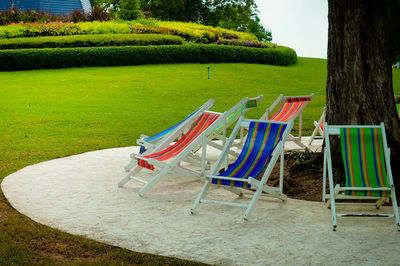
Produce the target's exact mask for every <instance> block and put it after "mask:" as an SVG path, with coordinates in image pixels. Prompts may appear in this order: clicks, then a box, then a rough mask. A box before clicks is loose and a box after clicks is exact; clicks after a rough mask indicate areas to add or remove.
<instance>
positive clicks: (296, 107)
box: [268, 97, 312, 122]
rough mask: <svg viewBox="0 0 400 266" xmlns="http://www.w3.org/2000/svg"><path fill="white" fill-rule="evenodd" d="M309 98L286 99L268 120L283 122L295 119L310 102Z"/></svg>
mask: <svg viewBox="0 0 400 266" xmlns="http://www.w3.org/2000/svg"><path fill="white" fill-rule="evenodd" d="M311 99H312V98H311V97H287V98H284V100H283V102H282V103H281V106H280V107H279V108H278V110H277V111H276V112H275V114H273V115H272V116H271V117H270V118H269V119H268V120H270V121H277V122H285V121H289V120H292V119H295V118H296V117H297V115H298V114H299V112H300V111H302V110H303V109H304V107H305V106H306V105H307V104H308V103H309V102H310V101H311Z"/></svg>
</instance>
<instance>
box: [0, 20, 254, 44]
mask: <svg viewBox="0 0 400 266" xmlns="http://www.w3.org/2000/svg"><path fill="white" fill-rule="evenodd" d="M115 33H117V34H126V33H138V34H143V33H146V34H147V33H157V34H168V35H178V36H181V37H183V38H184V39H185V40H187V41H192V42H197V43H214V42H216V41H217V40H218V38H234V39H240V40H249V41H257V38H256V37H255V36H254V35H253V34H251V33H245V32H237V31H232V30H227V29H222V28H219V27H216V28H214V27H210V26H204V25H199V24H196V23H185V22H168V21H158V20H153V19H148V20H144V19H141V20H135V21H128V22H123V21H106V22H98V21H93V22H79V23H72V22H68V23H65V22H61V21H60V22H50V23H27V24H24V23H21V24H14V25H7V26H2V27H0V39H4V38H20V37H38V36H64V35H81V34H115Z"/></svg>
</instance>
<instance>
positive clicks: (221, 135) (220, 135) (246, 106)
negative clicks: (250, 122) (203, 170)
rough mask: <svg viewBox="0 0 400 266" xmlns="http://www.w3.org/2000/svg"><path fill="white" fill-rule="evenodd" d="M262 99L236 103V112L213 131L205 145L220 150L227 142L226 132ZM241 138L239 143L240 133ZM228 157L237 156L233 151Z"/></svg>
mask: <svg viewBox="0 0 400 266" xmlns="http://www.w3.org/2000/svg"><path fill="white" fill-rule="evenodd" d="M263 98H264V96H263V95H262V94H261V95H259V96H257V97H254V98H246V99H247V101H245V102H242V101H240V102H239V103H237V105H236V106H237V110H236V111H235V112H234V113H232V114H231V115H230V116H229V117H228V118H227V119H226V121H224V122H223V123H221V124H220V125H219V126H218V127H217V128H216V129H215V130H214V132H213V133H212V134H211V135H210V136H209V138H208V142H207V144H208V145H210V146H211V147H214V148H216V149H219V150H222V149H223V148H224V146H225V143H226V140H227V136H226V134H227V130H228V128H230V127H231V126H232V125H233V124H235V123H236V122H237V121H238V120H239V118H240V117H244V116H245V114H246V113H247V112H248V111H249V110H250V109H251V108H255V107H257V106H258V103H259V102H260V101H261V100H262V99H263ZM240 137H241V139H240V140H241V143H242V140H243V131H241V134H240ZM215 140H219V141H220V142H221V144H220V143H219V142H216V141H215ZM229 153H230V155H233V156H235V157H237V156H239V154H237V153H235V152H234V151H229Z"/></svg>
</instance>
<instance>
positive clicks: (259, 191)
mask: <svg viewBox="0 0 400 266" xmlns="http://www.w3.org/2000/svg"><path fill="white" fill-rule="evenodd" d="M262 191H263V186H258V188H257V190H256V192H255V193H254V195H253V198H251V200H250V203H249V206H248V207H247V209H246V212H245V213H244V220H245V221H247V220H248V219H249V216H250V214H251V211H252V210H253V208H254V205H255V203H256V202H257V200H258V198H259V197H260V195H261V192H262Z"/></svg>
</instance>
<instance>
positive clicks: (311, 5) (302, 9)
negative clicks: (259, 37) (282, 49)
mask: <svg viewBox="0 0 400 266" xmlns="http://www.w3.org/2000/svg"><path fill="white" fill-rule="evenodd" d="M255 2H256V4H257V6H258V10H259V11H260V14H259V17H260V19H261V24H262V25H263V26H264V27H265V28H267V29H269V30H271V31H272V42H273V43H277V44H278V45H283V46H288V47H291V48H293V49H294V50H296V52H297V56H301V57H314V58H325V59H326V57H327V46H328V0H256V1H255Z"/></svg>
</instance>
